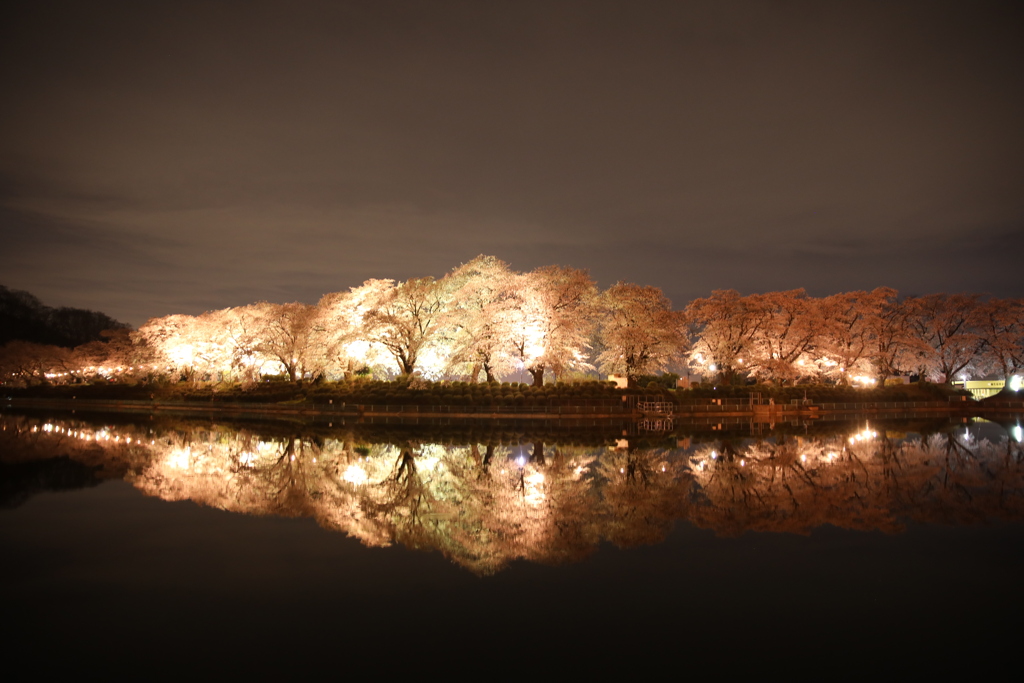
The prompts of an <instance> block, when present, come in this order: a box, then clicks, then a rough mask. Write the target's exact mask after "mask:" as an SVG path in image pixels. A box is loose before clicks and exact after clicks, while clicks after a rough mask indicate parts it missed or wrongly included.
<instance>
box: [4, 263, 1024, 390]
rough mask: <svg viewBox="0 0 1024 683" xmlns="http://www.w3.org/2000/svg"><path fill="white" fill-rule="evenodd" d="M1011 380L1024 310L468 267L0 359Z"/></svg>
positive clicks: (17, 362) (230, 367) (174, 368)
mask: <svg viewBox="0 0 1024 683" xmlns="http://www.w3.org/2000/svg"><path fill="white" fill-rule="evenodd" d="M1022 365H1024V302H1022V301H1021V300H1018V299H992V298H989V299H985V298H982V297H980V296H977V295H964V294H954V295H945V294H935V295H929V296H921V297H905V298H899V297H898V296H897V292H896V291H895V290H893V289H889V288H879V289H876V290H874V291H871V292H847V293H842V294H836V295H833V296H828V297H823V298H814V297H809V296H807V294H806V293H805V292H804V291H803V290H793V291H787V292H769V293H765V294H752V295H748V296H741V295H740V294H739V293H737V292H735V291H733V290H719V291H715V292H714V293H713V294H712V295H711V296H710V297H708V298H704V299H698V300H696V301H693V302H691V303H690V305H689V306H687V307H686V309H685V310H682V311H676V310H673V309H672V306H671V304H670V302H669V301H668V299H667V298H666V297H665V296H664V294H663V293H662V292H661V291H660V290H659V289H657V288H655V287H643V286H639V285H634V284H628V283H621V282H620V283H618V284H616V285H613V286H612V287H610V288H609V289H607V290H605V291H603V292H602V291H599V290H598V288H597V286H596V284H595V283H594V282H593V281H592V280H591V279H590V277H589V275H588V274H587V272H586V271H583V270H577V269H573V268H565V267H560V266H548V267H544V268H539V269H537V270H534V271H531V272H527V273H520V272H516V271H513V270H512V269H510V268H509V267H508V265H507V264H505V263H504V262H502V261H500V260H498V259H496V258H493V257H489V256H480V257H477V258H476V259H474V260H472V261H470V262H469V263H466V264H464V265H462V266H459V267H458V268H455V269H454V270H452V271H451V272H450V273H448V274H447V275H445V276H444V277H442V278H440V279H434V278H430V277H425V278H417V279H412V280H408V281H405V282H395V281H392V280H369V281H367V282H365V283H363V284H362V285H361V286H359V287H354V288H352V289H350V290H349V291H346V292H336V293H332V294H327V295H325V296H324V297H323V298H322V299H321V300H320V301H319V302H318V303H317V304H316V305H307V304H301V303H289V304H271V303H266V302H260V303H255V304H251V305H248V306H240V307H236V308H227V309H223V310H217V311H210V312H207V313H204V314H202V315H199V316H189V315H170V316H165V317H162V318H154V319H152V320H150V321H148V322H147V323H146V324H145V325H143V326H142V327H141V328H140V329H139V330H136V331H134V332H131V333H130V334H129V333H127V332H126V331H120V332H117V333H114V334H112V336H111V337H110V338H109V339H108V340H107V341H106V342H95V343H91V344H86V345H84V346H82V347H78V348H77V349H74V350H68V349H59V348H56V347H41V346H38V345H33V344H26V343H20V342H12V343H11V344H9V345H7V346H6V347H4V348H3V349H0V372H2V373H4V374H5V375H6V377H8V378H10V377H11V376H15V377H20V378H23V379H25V378H28V379H30V380H31V379H33V378H34V379H38V380H44V381H45V380H50V381H59V380H60V379H61V378H64V379H71V378H74V377H75V376H76V375H82V374H88V373H98V374H103V375H107V376H113V375H116V374H119V373H129V372H130V373H135V374H139V373H140V372H143V373H154V372H155V373H166V374H173V375H174V376H183V377H186V378H188V377H192V378H197V379H198V378H204V377H208V378H221V379H224V378H229V379H233V380H237V381H242V382H253V381H257V380H259V378H260V377H261V376H262V375H266V374H287V376H288V377H289V378H290V379H291V380H293V381H294V380H301V379H304V378H315V377H328V378H340V377H344V376H348V375H350V374H352V373H355V372H359V371H364V370H366V369H370V370H373V371H376V372H379V373H382V374H388V375H396V374H397V375H414V374H417V375H420V376H422V377H425V378H428V379H439V378H444V377H462V378H470V379H472V380H473V381H478V380H480V379H486V380H495V379H500V378H502V377H508V376H510V375H513V374H515V373H519V372H529V373H530V375H531V376H532V377H533V381H534V384H541V383H543V381H544V377H545V373H550V374H554V375H555V376H561V375H563V374H564V373H566V372H570V371H576V372H580V371H592V370H595V369H598V370H600V371H601V372H602V373H616V374H621V375H625V376H628V377H629V378H630V379H635V378H636V377H637V376H640V375H644V374H653V373H656V372H661V371H666V370H673V371H679V372H685V371H688V370H689V371H693V372H696V373H697V374H699V375H702V376H704V377H707V378H710V377H714V378H715V379H717V380H718V381H726V382H729V381H733V380H735V379H739V378H746V377H754V378H756V379H759V380H763V381H770V382H776V383H784V384H785V383H796V382H801V381H828V382H836V383H841V384H848V383H852V382H856V381H858V380H859V381H862V382H865V383H870V382H872V381H873V380H876V379H877V378H879V377H886V376H889V375H901V374H902V375H907V374H920V375H923V376H926V377H928V378H929V379H932V380H934V381H951V380H953V379H954V378H959V377H963V376H967V375H973V376H980V375H991V374H999V375H1002V376H1004V377H1008V376H1010V375H1012V374H1014V373H1016V372H1019V371H1020V369H1021V366H1022Z"/></svg>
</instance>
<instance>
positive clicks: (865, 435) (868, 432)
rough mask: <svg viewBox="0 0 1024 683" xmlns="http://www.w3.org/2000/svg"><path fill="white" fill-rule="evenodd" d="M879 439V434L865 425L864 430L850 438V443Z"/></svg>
mask: <svg viewBox="0 0 1024 683" xmlns="http://www.w3.org/2000/svg"><path fill="white" fill-rule="evenodd" d="M875 438H878V432H876V431H875V430H873V429H871V428H870V427H869V426H867V425H864V429H862V430H861V431H859V432H857V433H856V434H854V435H853V436H851V437H850V443H858V442H861V441H870V440H871V439H875Z"/></svg>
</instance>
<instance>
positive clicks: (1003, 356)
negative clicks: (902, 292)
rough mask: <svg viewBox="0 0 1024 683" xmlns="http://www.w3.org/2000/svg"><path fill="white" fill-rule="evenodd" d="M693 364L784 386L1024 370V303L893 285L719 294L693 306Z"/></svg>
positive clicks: (689, 313)
mask: <svg viewBox="0 0 1024 683" xmlns="http://www.w3.org/2000/svg"><path fill="white" fill-rule="evenodd" d="M686 318H687V320H688V322H689V324H690V326H691V328H690V329H691V332H692V345H691V348H690V360H691V366H692V367H695V368H698V369H700V370H703V371H704V372H706V373H711V374H716V375H718V376H719V377H721V378H722V379H723V380H725V381H728V380H730V379H732V378H733V377H736V376H752V377H755V378H758V379H762V380H767V381H774V382H780V383H792V382H799V381H801V380H813V381H822V380H828V381H834V382H838V383H842V384H848V383H851V382H853V381H855V380H857V379H860V380H861V381H864V382H871V381H872V380H874V379H875V378H877V377H887V376H891V375H909V374H918V375H921V376H923V377H926V378H928V379H930V380H932V381H937V382H949V381H953V380H954V379H960V378H967V377H977V376H991V375H998V376H1002V377H1004V378H1006V377H1010V376H1011V375H1013V374H1015V373H1017V372H1019V371H1020V370H1021V368H1022V366H1024V300H1021V299H995V298H988V299H986V298H983V297H981V296H980V295H976V294H930V295H927V296H914V297H905V298H899V297H898V296H897V292H896V290H894V289H890V288H887V287H882V288H878V289H875V290H873V291H871V292H846V293H842V294H834V295H832V296H827V297H823V298H813V297H809V296H807V294H806V292H804V290H802V289H797V290H792V291H787V292H768V293H766V294H752V295H749V296H741V295H740V294H739V293H738V292H736V291H733V290H719V291H715V292H714V293H713V294H712V295H711V296H710V297H708V298H705V299H698V300H696V301H693V302H692V303H690V305H689V306H688V307H687V309H686Z"/></svg>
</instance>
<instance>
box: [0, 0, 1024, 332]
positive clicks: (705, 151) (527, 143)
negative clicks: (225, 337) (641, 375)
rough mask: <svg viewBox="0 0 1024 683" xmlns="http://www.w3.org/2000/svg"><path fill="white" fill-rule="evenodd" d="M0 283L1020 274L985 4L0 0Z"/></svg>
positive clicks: (203, 294) (911, 285)
mask: <svg viewBox="0 0 1024 683" xmlns="http://www.w3.org/2000/svg"><path fill="white" fill-rule="evenodd" d="M19 4H20V8H19V9H18V10H17V11H16V12H14V13H12V12H11V10H9V9H8V10H5V15H4V18H3V21H2V27H0V54H2V57H0V78H2V81H0V82H2V83H3V91H4V95H3V104H2V106H0V241H2V249H0V284H4V285H6V286H8V287H12V288H17V289H27V290H29V291H31V292H33V293H35V294H37V295H38V296H40V297H41V298H42V299H43V301H44V302H45V303H47V304H50V305H71V306H80V307H86V308H93V309H98V310H103V311H105V312H107V313H109V314H111V315H113V316H115V317H117V318H119V319H122V320H126V321H128V322H131V323H134V324H139V323H141V322H143V321H145V319H147V318H148V317H151V316H156V315H165V314H168V313H179V312H182V313H198V312H201V311H204V310H207V309H212V308H220V307H224V306H229V305H238V304H243V303H249V302H253V301H256V300H259V299H267V300H271V301H292V300H301V301H307V302H315V301H316V300H317V299H318V298H319V296H320V295H321V294H323V293H325V292H330V291H338V290H342V289H346V288H348V287H350V286H353V285H356V284H359V283H361V282H362V281H363V280H364V279H367V278H370V277H393V278H400V279H404V278H408V277H413V276H420V275H435V276H440V275H442V274H443V273H444V272H446V271H447V270H449V269H450V268H452V267H453V266H455V265H457V264H459V263H461V262H464V261H466V260H469V259H470V258H472V257H474V256H476V255H477V254H480V253H486V254H494V255H496V256H499V257H500V258H502V259H504V260H506V261H508V262H509V263H510V264H511V265H512V266H513V267H514V268H517V269H519V270H527V269H531V268H534V267H536V266H540V265H546V264H552V263H559V264H564V265H572V266H576V267H581V268H588V269H589V270H590V272H591V274H592V275H593V276H594V277H595V278H596V279H597V280H598V282H599V284H600V285H601V286H603V287H604V286H608V285H610V284H612V283H613V282H615V281H616V280H620V279H622V280H628V281H633V282H638V283H642V284H653V285H657V286H659V287H661V288H663V289H664V290H665V292H666V293H667V294H668V295H669V296H670V297H671V298H672V299H673V301H674V302H675V303H676V304H677V305H678V306H682V305H685V303H686V302H687V301H689V300H690V299H692V298H695V297H698V296H706V295H707V294H709V293H710V292H711V291H712V290H713V289H719V288H735V289H739V290H740V291H742V292H744V293H749V292H754V291H765V290H771V289H781V288H793V287H801V286H802V287H806V288H807V289H808V291H810V292H811V293H812V294H819V295H820V294H827V293H831V292H835V291H845V290H851V289H864V288H872V287H876V286H879V285H889V286H894V287H897V288H898V289H900V290H901V291H903V292H905V293H918V294H920V293H926V292H931V291H942V290H947V291H983V292H991V293H994V294H998V295H1014V296H1021V295H1024V285H1022V278H1021V270H1024V269H1022V268H1021V267H1020V266H1021V261H1022V255H1024V87H1022V86H1024V39H1022V36H1024V13H1022V11H1021V7H1022V3H1019V2H1005V3H990V2H949V3H943V2H938V1H930V2H919V3H912V2H891V1H885V2H878V3H870V2H865V1H864V0H858V1H857V2H781V1H779V2H737V3H731V2H723V1H721V0H715V1H711V2H693V3H687V2H681V1H680V2H664V3H656V2H651V3H643V2H621V3H612V2H579V3H572V2H555V1H553V0H546V1H543V2H536V3H531V2H524V1H523V0H516V1H514V2H507V3H501V2H476V1H471V2H440V1H439V2H395V3H392V2H383V1H380V0H374V1H373V2H352V3H346V2H295V1H294V0H293V1H289V2H283V1H282V2H266V3H258V2H200V3H190V2H185V1H183V0H175V1H173V2H166V3H161V2H124V3H110V2H102V1H92V2H77V3H56V2H46V1H40V2H24V3H19Z"/></svg>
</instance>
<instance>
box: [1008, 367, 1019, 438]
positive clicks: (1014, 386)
mask: <svg viewBox="0 0 1024 683" xmlns="http://www.w3.org/2000/svg"><path fill="white" fill-rule="evenodd" d="M1020 387H1021V376H1020V375H1014V376H1013V377H1011V378H1010V391H1020ZM1018 429H1019V427H1018Z"/></svg>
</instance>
